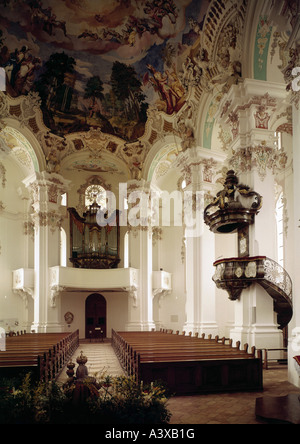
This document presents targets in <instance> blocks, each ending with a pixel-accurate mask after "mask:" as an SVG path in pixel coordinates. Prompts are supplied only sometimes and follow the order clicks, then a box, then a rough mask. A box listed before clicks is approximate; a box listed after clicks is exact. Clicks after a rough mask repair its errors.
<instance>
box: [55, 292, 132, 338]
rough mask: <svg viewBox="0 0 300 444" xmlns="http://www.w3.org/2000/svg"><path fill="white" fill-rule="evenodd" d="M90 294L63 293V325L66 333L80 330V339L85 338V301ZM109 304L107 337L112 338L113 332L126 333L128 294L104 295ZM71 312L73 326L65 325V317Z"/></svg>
mask: <svg viewBox="0 0 300 444" xmlns="http://www.w3.org/2000/svg"><path fill="white" fill-rule="evenodd" d="M89 295H90V293H83V292H72V293H70V292H68V293H66V292H65V293H62V294H61V296H60V298H61V315H62V319H61V322H62V324H64V325H65V331H69V330H70V331H75V330H77V329H78V330H79V338H80V339H84V338H85V301H86V299H87V298H88V296H89ZM102 296H104V298H105V299H106V302H107V324H106V326H107V337H108V338H110V337H111V330H112V329H114V330H116V331H124V330H125V325H126V323H127V322H128V295H127V293H104V294H102ZM67 312H71V313H73V315H74V321H73V322H72V324H71V326H70V327H68V325H67V324H66V323H65V320H64V315H65V314H66V313H67Z"/></svg>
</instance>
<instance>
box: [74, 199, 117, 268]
mask: <svg viewBox="0 0 300 444" xmlns="http://www.w3.org/2000/svg"><path fill="white" fill-rule="evenodd" d="M68 211H69V214H70V249H71V257H70V262H71V263H72V264H73V267H74V268H89V269H109V268H117V267H118V264H119V263H120V227H119V213H118V212H116V213H115V215H114V217H113V218H112V216H110V218H109V224H107V225H104V224H102V223H101V224H100V225H99V224H98V222H97V214H98V212H99V211H101V207H100V206H99V205H98V204H97V203H96V202H94V203H93V204H92V205H90V206H89V208H88V210H87V212H86V213H84V214H83V216H82V217H81V216H80V215H79V214H78V213H77V211H76V209H75V208H68ZM106 217H107V215H106Z"/></svg>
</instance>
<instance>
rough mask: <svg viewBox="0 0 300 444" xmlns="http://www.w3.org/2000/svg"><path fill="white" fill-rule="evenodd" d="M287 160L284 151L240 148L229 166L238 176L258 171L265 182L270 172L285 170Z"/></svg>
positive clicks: (263, 148)
mask: <svg viewBox="0 0 300 444" xmlns="http://www.w3.org/2000/svg"><path fill="white" fill-rule="evenodd" d="M287 160H288V157H287V154H286V153H285V152H284V151H283V150H277V149H275V148H272V147H268V146H266V145H259V146H249V147H246V148H240V149H239V150H237V151H236V152H235V153H234V154H233V156H232V157H231V158H230V159H229V165H230V167H231V168H233V169H234V170H235V171H236V172H237V174H241V173H246V172H248V171H251V170H253V169H256V170H257V172H258V175H259V177H260V179H261V180H262V181H264V179H265V177H266V175H267V171H268V170H270V171H271V172H272V174H275V173H277V172H279V171H282V170H284V169H285V168H286V165H287Z"/></svg>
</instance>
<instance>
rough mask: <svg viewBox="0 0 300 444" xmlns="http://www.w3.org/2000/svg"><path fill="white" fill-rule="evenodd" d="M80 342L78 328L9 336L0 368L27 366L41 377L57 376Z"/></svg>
mask: <svg viewBox="0 0 300 444" xmlns="http://www.w3.org/2000/svg"><path fill="white" fill-rule="evenodd" d="M78 346H79V331H78V330H77V331H76V332H74V333H71V334H70V333H39V334H37V333H34V334H32V333H30V334H23V335H16V336H10V337H8V338H7V339H6V351H5V352H0V371H1V370H3V371H4V370H5V369H6V370H7V369H21V368H24V369H25V368H26V369H30V370H33V371H34V373H35V374H37V376H38V377H39V379H41V380H44V381H49V380H52V379H56V378H57V377H58V375H59V373H60V372H61V370H62V369H63V367H64V366H65V364H66V363H67V360H68V359H69V358H70V356H71V355H72V354H73V353H74V352H75V350H76V349H77V347H78Z"/></svg>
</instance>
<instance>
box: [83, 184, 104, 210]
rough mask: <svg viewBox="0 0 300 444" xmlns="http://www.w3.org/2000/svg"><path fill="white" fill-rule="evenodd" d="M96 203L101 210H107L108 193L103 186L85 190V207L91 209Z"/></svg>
mask: <svg viewBox="0 0 300 444" xmlns="http://www.w3.org/2000/svg"><path fill="white" fill-rule="evenodd" d="M95 202H96V203H97V204H98V205H100V207H101V208H106V191H105V189H104V188H103V187H102V186H101V185H90V186H88V187H87V189H86V190H85V206H86V207H89V206H90V205H93V203H95Z"/></svg>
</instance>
